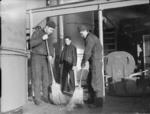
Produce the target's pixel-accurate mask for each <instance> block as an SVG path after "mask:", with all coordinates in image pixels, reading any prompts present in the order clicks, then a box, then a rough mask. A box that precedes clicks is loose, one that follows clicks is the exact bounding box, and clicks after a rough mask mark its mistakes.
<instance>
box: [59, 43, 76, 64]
mask: <svg viewBox="0 0 150 114" xmlns="http://www.w3.org/2000/svg"><path fill="white" fill-rule="evenodd" d="M64 61H66V62H68V63H69V64H71V65H73V66H76V64H77V50H76V47H75V46H74V45H72V44H70V45H68V46H67V45H65V47H64V49H63V51H62V53H61V57H60V64H63V62H64Z"/></svg>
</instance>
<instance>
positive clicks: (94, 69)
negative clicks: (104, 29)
mask: <svg viewBox="0 0 150 114" xmlns="http://www.w3.org/2000/svg"><path fill="white" fill-rule="evenodd" d="M79 32H80V35H81V37H83V38H84V39H85V50H84V54H83V59H82V62H81V68H84V67H85V65H86V64H87V62H88V61H89V63H90V66H89V71H90V72H89V75H88V81H87V83H88V85H89V86H88V90H89V94H90V98H89V100H91V103H92V104H91V105H90V106H92V107H101V106H102V105H103V77H102V46H101V44H100V41H99V39H98V38H97V37H96V36H95V35H94V34H92V33H90V32H89V30H88V28H87V27H86V26H85V25H81V26H80V27H79ZM92 89H93V90H92Z"/></svg>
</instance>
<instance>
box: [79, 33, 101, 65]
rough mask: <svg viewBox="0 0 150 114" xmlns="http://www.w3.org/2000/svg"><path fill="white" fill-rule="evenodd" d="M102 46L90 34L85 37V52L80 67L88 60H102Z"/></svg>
mask: <svg viewBox="0 0 150 114" xmlns="http://www.w3.org/2000/svg"><path fill="white" fill-rule="evenodd" d="M101 52H102V46H101V44H100V41H99V39H98V38H97V37H96V36H95V35H94V34H92V33H89V34H88V35H87V38H86V39H85V50H84V54H83V59H82V63H81V65H83V64H85V63H86V62H87V61H88V60H89V59H91V60H92V61H94V60H96V59H102V53H101Z"/></svg>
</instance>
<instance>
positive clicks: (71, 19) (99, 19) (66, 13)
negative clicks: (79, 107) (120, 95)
mask: <svg viewBox="0 0 150 114" xmlns="http://www.w3.org/2000/svg"><path fill="white" fill-rule="evenodd" d="M147 3H149V1H148V0H145V1H138V0H137V1H135V0H134V1H133V0H125V1H120V0H116V1H113V2H111V1H103V2H100V1H93V2H82V3H76V4H67V5H66V4H65V5H60V6H55V7H48V8H39V9H33V10H29V11H28V14H29V18H30V35H31V34H32V32H33V29H32V28H33V27H35V26H37V25H41V26H42V25H43V22H44V21H45V20H46V18H47V17H50V18H47V19H50V20H55V19H58V20H59V21H57V22H56V23H57V25H58V26H57V27H58V28H57V32H58V33H57V34H55V35H57V39H55V41H54V42H57V41H58V42H59V43H60V44H59V43H58V42H57V43H58V44H59V48H58V50H57V51H58V52H56V54H57V56H56V57H59V54H60V49H62V46H61V45H62V42H63V38H64V36H65V35H71V36H72V37H73V43H74V44H75V45H77V47H78V48H79V54H78V56H79V58H80V59H79V60H81V58H82V53H83V48H84V47H83V41H82V40H81V39H80V37H79V36H78V33H77V31H76V28H77V26H78V25H79V24H87V25H88V26H89V28H90V29H91V32H94V33H95V34H97V36H99V38H100V43H101V44H102V45H103V46H104V54H105V55H107V54H108V53H110V52H112V51H116V50H119V47H118V46H119V45H121V44H119V43H117V42H119V40H118V30H120V28H119V23H114V22H113V20H111V19H110V18H109V16H111V15H109V14H110V13H109V12H111V11H110V10H112V9H114V12H115V9H116V8H117V7H118V8H120V9H121V7H126V6H134V5H141V4H147ZM128 8H129V7H127V8H126V10H127V9H128ZM109 9H110V10H109ZM120 9H119V10H120ZM131 9H132V8H131ZM116 10H118V9H116ZM82 16H83V18H82V19H83V20H84V21H85V20H87V18H90V19H89V20H90V21H91V22H90V23H89V22H88V21H87V22H86V21H85V22H84V21H83V20H82V19H81V18H80V17H82ZM86 16H87V17H86ZM114 16H116V15H114ZM37 17H38V18H37ZM93 17H94V18H93ZM116 17H117V16H116ZM85 18H86V19H85ZM122 18H125V17H122ZM77 20H80V22H78V21H77ZM106 21H107V22H106ZM97 28H99V29H97ZM103 34H104V35H103ZM107 38H108V39H107ZM112 38H113V39H112ZM103 40H104V42H103ZM108 40H109V41H108ZM118 44H119V45H118ZM120 49H121V48H120ZM124 51H126V50H124ZM56 62H57V60H56ZM78 65H79V64H78ZM79 68H80V67H79ZM101 70H102V75H103V77H104V69H101ZM57 76H58V77H57V79H58V81H59V75H57ZM103 80H104V78H103ZM103 82H104V81H103ZM103 88H104V83H103ZM103 91H104V92H103V95H104V96H105V89H103Z"/></svg>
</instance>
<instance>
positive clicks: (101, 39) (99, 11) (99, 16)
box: [98, 9, 105, 97]
mask: <svg viewBox="0 0 150 114" xmlns="http://www.w3.org/2000/svg"><path fill="white" fill-rule="evenodd" d="M98 18H99V37H100V39H99V40H100V43H101V45H102V77H103V81H102V83H103V94H102V96H103V97H105V82H104V44H103V12H102V10H101V9H99V10H98Z"/></svg>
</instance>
